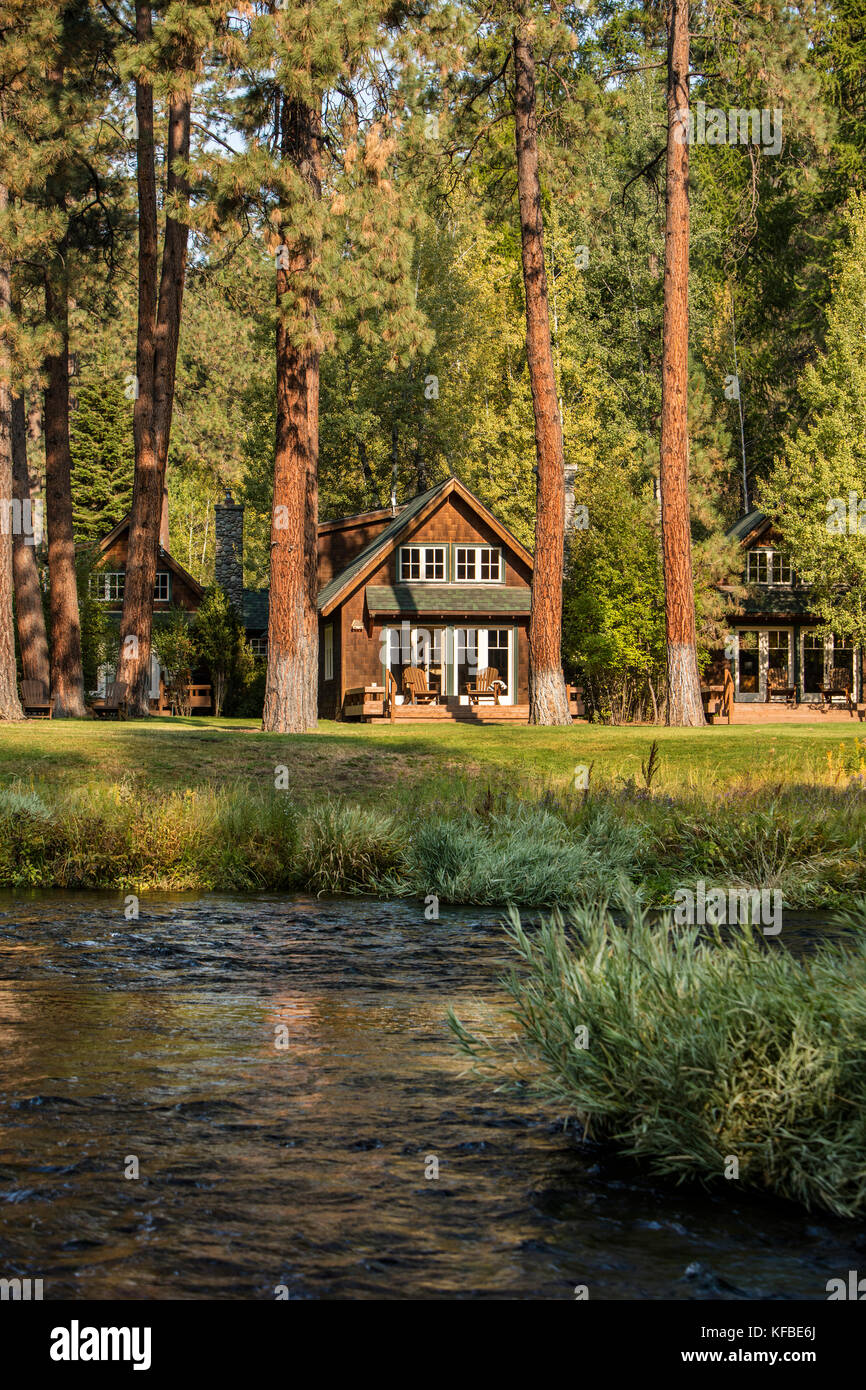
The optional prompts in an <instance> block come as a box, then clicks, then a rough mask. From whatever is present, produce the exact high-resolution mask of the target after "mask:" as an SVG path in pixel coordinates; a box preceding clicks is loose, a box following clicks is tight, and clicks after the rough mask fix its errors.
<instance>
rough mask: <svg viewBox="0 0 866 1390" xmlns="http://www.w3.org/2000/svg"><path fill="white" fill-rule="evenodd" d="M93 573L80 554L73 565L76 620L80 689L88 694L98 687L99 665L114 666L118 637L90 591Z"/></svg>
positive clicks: (100, 605)
mask: <svg viewBox="0 0 866 1390" xmlns="http://www.w3.org/2000/svg"><path fill="white" fill-rule="evenodd" d="M93 575H94V570H93V569H92V567H91V565H90V564H89V555H88V553H87V552H86V551H85V552H83V553H82V554H81V556H80V557H79V560H78V564H77V566H76V580H77V585H78V618H79V622H80V623H81V670H82V675H83V677H84V689H85V691H87V692H88V693H90V692H92V691H95V690H97V689H98V688H99V670H100V667H102V666H112V667H113V666H116V664H117V655H118V648H119V641H120V635H119V633H118V630H117V625H116V623H114V622H112V620H111V618H110V616H109V614H108V613H107V612H106V611H105V604H104V603H100V602H99V600H98V599H97V598H94V596H93V594H92V593H91V591H90V585H91V580H92V578H93Z"/></svg>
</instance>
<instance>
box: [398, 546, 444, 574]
mask: <svg viewBox="0 0 866 1390" xmlns="http://www.w3.org/2000/svg"><path fill="white" fill-rule="evenodd" d="M446 577H447V576H446V574H445V547H444V545H404V546H403V548H402V550H401V551H400V578H401V579H402V580H403V581H404V582H406V581H407V580H412V579H425V580H434V581H435V580H438V581H442V580H444V579H445V578H446Z"/></svg>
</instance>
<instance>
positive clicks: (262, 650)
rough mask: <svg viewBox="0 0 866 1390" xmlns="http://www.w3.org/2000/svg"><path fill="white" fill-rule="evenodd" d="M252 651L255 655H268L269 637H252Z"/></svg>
mask: <svg viewBox="0 0 866 1390" xmlns="http://www.w3.org/2000/svg"><path fill="white" fill-rule="evenodd" d="M250 651H251V652H252V654H253V656H267V654H268V639H267V637H251V638H250Z"/></svg>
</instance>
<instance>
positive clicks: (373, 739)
mask: <svg viewBox="0 0 866 1390" xmlns="http://www.w3.org/2000/svg"><path fill="white" fill-rule="evenodd" d="M862 734H863V730H862V729H861V726H860V725H859V724H857V723H855V722H853V721H852V723H851V724H850V726H849V725H844V724H834V725H832V726H827V727H826V728H822V727H821V726H816V725H766V726H761V727H755V726H754V725H751V726H739V727H738V726H736V725H735V726H732V727H726V726H722V727H714V728H706V729H698V730H693V729H664V728H660V729H651V728H647V727H640V728H609V727H603V726H598V727H596V726H594V725H585V724H584V725H575V726H574V727H572V728H567V729H535V728H526V727H521V726H518V727H516V728H512V727H509V726H499V727H496V726H491V727H486V728H466V727H463V726H454V727H446V728H436V729H429V730H428V729H419V728H418V727H415V728H390V727H388V728H383V727H380V726H370V725H350V724H338V723H331V722H322V723H321V724H320V726H319V729H318V731H317V732H316V733H313V734H309V735H293V736H290V737H288V736H283V735H278V734H263V733H262V732H261V731H260V729H259V727H258V725H257V724H256V723H254V722H253V721H250V720H228V719H220V720H214V719H205V718H201V719H172V720H171V721H167V720H141V721H129V722H127V723H95V722H84V723H78V722H76V721H72V720H69V721H59V720H57V721H50V722H49V721H45V722H41V723H36V722H33V723H28V724H22V725H10V726H7V727H0V784H6V785H8V784H9V782H10V781H13V780H20V781H23V782H27V783H29V782H33V783H35V784H40V783H42V784H49V785H50V784H58V783H59V784H62V786H63V787H64V788H65V789H69V788H71V787H74V786H86V785H87V784H89V783H93V782H99V783H108V784H110V783H116V782H123V781H130V782H132V783H133V784H138V785H141V786H143V787H148V788H153V789H154V790H166V791H167V790H178V789H180V790H184V789H185V788H187V787H190V788H196V787H201V786H204V785H207V784H212V785H218V786H219V785H225V784H226V783H229V782H231V783H237V784H241V785H246V786H248V787H249V788H250V790H255V789H261V788H264V787H266V786H267V785H270V784H272V783H273V779H274V769H275V767H277V766H285V767H287V768H288V773H289V782H290V785H291V787H292V790H293V791H295V792H296V793H297V794H298V795H299V796H301V797H302V798H307V797H311V798H315V797H318V796H319V795H321V793H323V792H333V793H340V794H343V795H349V796H351V797H352V798H353V800H357V801H367V800H369V801H371V802H375V803H376V804H381V803H382V800H383V793H384V794H385V798H386V799H387V798H388V793H389V792H390V791H391V790H392V789H393V790H394V791H395V792H397V793H398V796H397V799H402V796H403V795H405V793H406V791H407V788H408V787H410V786H411V785H412V784H417V783H422V782H432V781H438V780H440V779H441V781H442V782H444V783H447V782H448V781H450V780H451V779H452V778H454V777H455V776H457V777H466V776H469V777H477V778H481V779H490V780H492V781H494V782H496V783H497V784H499V785H504V786H511V787H513V788H514V789H516V788H517V787H527V786H531V785H544V786H551V785H552V786H554V787H556V788H565V787H567V786H572V785H573V784H574V775H575V767H576V766H577V765H587V766H589V765H592V774H591V777H592V784H593V786H594V787H598V786H607V787H613V786H616V785H618V784H619V783H620V782H621V780H622V779H625V780H628V779H629V778H634V779H635V781H636V782H637V783H638V784H640V783H642V780H643V779H642V774H641V764H642V763H644V762H645V761H646V759H647V756H648V753H649V749H650V745H651V744H652V742H653V740H654V739H655V740H657V741H658V745H659V752H660V755H661V766H660V771H659V773H658V776H657V778H656V780H655V784H654V787H655V790H663V791H666V792H671V793H675V792H678V791H685V790H686V789H688V790H691V791H693V792H698V793H702V794H705V795H709V794H712V793H713V792H718V791H719V790H721V789H722V788H723V787H725V786H727V785H729V784H736V785H738V786H739V787H741V788H743V789H746V788H748V787H752V788H757V787H761V786H765V787H766V786H774V785H778V786H783V787H788V786H791V785H792V784H803V783H809V782H811V781H820V782H823V783H825V784H832V783H833V782H835V781H839V780H845V781H847V780H848V778H849V777H850V776H851V775H852V774H853V773H855V772H856V771H857V770H858V766H859V764H860V763H861V762H862V763H864V764H866V739H864V738H863V737H862ZM828 755H829V759H830V762H831V763H832V766H828Z"/></svg>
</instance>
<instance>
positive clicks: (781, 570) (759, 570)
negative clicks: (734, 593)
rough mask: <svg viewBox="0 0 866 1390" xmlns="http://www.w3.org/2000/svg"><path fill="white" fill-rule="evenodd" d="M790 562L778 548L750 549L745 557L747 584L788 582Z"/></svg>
mask: <svg viewBox="0 0 866 1390" xmlns="http://www.w3.org/2000/svg"><path fill="white" fill-rule="evenodd" d="M790 582H791V563H790V561H789V560H787V559H786V558H785V556H784V555H782V554H781V552H780V551H778V550H766V549H764V550H750V551H749V553H748V556H747V559H746V583H747V584H790Z"/></svg>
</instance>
